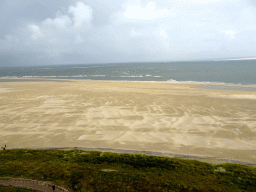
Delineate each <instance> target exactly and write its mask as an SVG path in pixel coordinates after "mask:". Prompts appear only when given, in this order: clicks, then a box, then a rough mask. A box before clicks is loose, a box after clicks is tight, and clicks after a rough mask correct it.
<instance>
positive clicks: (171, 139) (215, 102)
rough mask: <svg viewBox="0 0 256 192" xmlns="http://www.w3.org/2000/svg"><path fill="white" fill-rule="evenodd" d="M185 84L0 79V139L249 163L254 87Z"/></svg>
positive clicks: (253, 154) (253, 148)
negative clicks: (165, 153)
mask: <svg viewBox="0 0 256 192" xmlns="http://www.w3.org/2000/svg"><path fill="white" fill-rule="evenodd" d="M193 87H195V86H194V85H193V84H182V83H178V84H177V83H176V84H175V83H166V82H165V83H157V82H115V81H65V82H58V81H52V82H51V81H47V82H42V81H35V82H33V81H29V82H0V141H1V142H0V144H1V145H2V146H3V145H4V144H7V146H9V147H10V148H19V147H29V148H36V147H74V146H79V147H107V148H119V149H136V150H151V151H161V152H172V153H180V154H182V153H184V154H192V155H203V156H214V157H218V158H232V159H237V160H242V161H250V162H254V163H256V92H254V91H241V90H223V89H221V90H217V89H200V88H193Z"/></svg>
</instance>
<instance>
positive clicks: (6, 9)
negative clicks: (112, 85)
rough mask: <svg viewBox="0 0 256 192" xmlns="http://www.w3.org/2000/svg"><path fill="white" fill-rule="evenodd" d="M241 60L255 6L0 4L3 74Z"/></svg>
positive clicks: (241, 2) (40, 0)
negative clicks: (15, 69) (31, 68)
mask: <svg viewBox="0 0 256 192" xmlns="http://www.w3.org/2000/svg"><path fill="white" fill-rule="evenodd" d="M239 57H241V58H244V57H245V58H246V57H256V1H255V0H106V1H103V0H65V1H64V0H54V1H53V0H0V66H10V65H49V64H86V63H88V64H89V63H113V62H137V61H177V60H208V59H223V58H239Z"/></svg>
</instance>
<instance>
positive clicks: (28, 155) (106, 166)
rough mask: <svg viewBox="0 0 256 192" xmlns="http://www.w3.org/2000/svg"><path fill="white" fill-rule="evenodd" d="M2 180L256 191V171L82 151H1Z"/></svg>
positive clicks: (100, 187) (78, 186) (76, 186)
mask: <svg viewBox="0 0 256 192" xmlns="http://www.w3.org/2000/svg"><path fill="white" fill-rule="evenodd" d="M0 162H1V163H0V176H1V177H22V178H28V179H36V180H41V181H42V180H45V181H51V182H53V183H55V184H57V185H61V186H63V187H66V188H68V187H69V189H71V190H72V191H232V192H235V191H256V168H254V167H250V166H245V165H239V164H229V163H227V164H221V165H211V164H208V163H204V162H200V161H196V160H184V159H178V158H167V157H157V156H148V155H141V154H118V153H110V152H99V151H82V150H69V151H65V150H29V149H15V150H4V151H0Z"/></svg>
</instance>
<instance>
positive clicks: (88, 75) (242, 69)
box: [0, 60, 256, 86]
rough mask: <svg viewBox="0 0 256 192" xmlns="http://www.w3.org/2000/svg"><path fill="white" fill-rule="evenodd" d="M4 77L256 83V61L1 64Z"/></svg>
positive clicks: (0, 75) (255, 84)
mask: <svg viewBox="0 0 256 192" xmlns="http://www.w3.org/2000/svg"><path fill="white" fill-rule="evenodd" d="M0 78H24V79H29V78H53V79H88V80H118V81H168V82H195V83H196V82H198V83H200V82H204V83H214V84H232V85H250V86H256V60H236V61H234V60H232V61H193V62H152V63H150V62H147V63H115V64H93V65H87V64H84V65H81V64H79V65H48V66H30V67H5V68H3V67H0Z"/></svg>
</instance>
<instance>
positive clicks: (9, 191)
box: [0, 185, 40, 192]
mask: <svg viewBox="0 0 256 192" xmlns="http://www.w3.org/2000/svg"><path fill="white" fill-rule="evenodd" d="M0 191H4V192H40V191H37V190H32V189H25V188H21V187H13V186H1V185H0Z"/></svg>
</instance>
